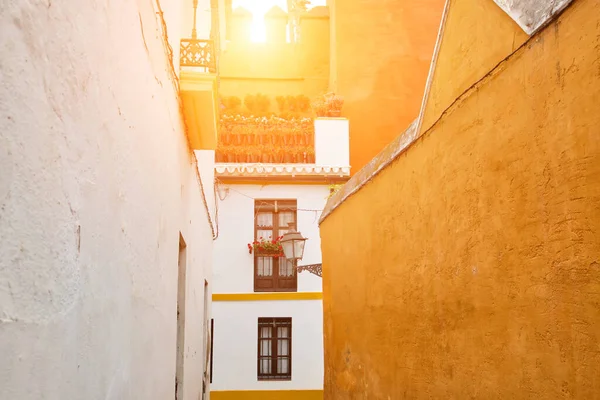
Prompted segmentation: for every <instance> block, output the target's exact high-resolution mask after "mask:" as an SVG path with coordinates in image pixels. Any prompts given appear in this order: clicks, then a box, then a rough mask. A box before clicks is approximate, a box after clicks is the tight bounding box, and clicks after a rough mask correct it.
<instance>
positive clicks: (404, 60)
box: [341, 57, 429, 174]
mask: <svg viewBox="0 0 600 400" xmlns="http://www.w3.org/2000/svg"><path fill="white" fill-rule="evenodd" d="M428 66H429V61H420V60H415V59H414V58H411V57H397V58H394V59H391V60H389V61H388V62H387V63H385V64H384V65H383V66H382V67H381V68H379V69H378V70H377V72H376V74H375V75H376V78H375V79H374V82H373V85H372V86H371V87H370V88H369V89H367V90H363V91H361V92H360V93H357V94H365V95H366V96H362V97H358V96H356V97H354V99H353V98H352V96H350V98H349V97H346V102H345V104H344V109H343V115H344V116H345V117H347V118H349V119H350V121H351V123H350V165H351V166H352V174H355V173H356V172H358V171H359V170H360V169H361V168H362V167H363V166H365V165H366V164H367V163H368V162H369V161H371V159H372V158H373V157H375V156H376V155H377V154H378V153H379V152H380V151H381V150H382V149H383V148H384V147H385V146H387V145H388V144H389V143H390V142H391V141H392V140H394V139H395V138H396V137H397V136H398V135H399V134H400V133H401V132H403V131H404V130H405V129H406V128H407V127H408V125H409V124H410V123H411V122H412V121H413V120H414V119H415V118H416V117H417V115H418V114H419V109H420V106H421V102H420V101H415V98H416V97H417V96H416V94H417V93H418V94H419V96H418V97H419V98H421V97H422V93H423V91H424V89H425V81H426V79H427V73H428ZM399 71H411V76H413V77H414V78H413V79H411V80H406V79H405V76H404V74H401V73H400V72H399ZM341 94H342V95H344V94H343V93H341Z"/></svg>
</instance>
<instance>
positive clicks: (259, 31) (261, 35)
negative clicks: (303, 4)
mask: <svg viewBox="0 0 600 400" xmlns="http://www.w3.org/2000/svg"><path fill="white" fill-rule="evenodd" d="M326 2H327V0H311V1H310V5H309V8H312V7H316V6H324V5H325V4H326ZM275 6H278V7H280V8H281V9H282V10H283V11H285V12H287V11H288V0H233V3H232V7H233V9H236V8H238V7H242V8H244V9H246V10H248V11H249V12H250V13H251V14H252V25H251V28H250V29H251V31H250V39H251V40H252V41H253V42H258V43H264V42H265V41H266V40H267V30H266V27H265V20H264V18H265V14H266V13H267V12H268V11H269V10H270V9H271V8H273V7H275Z"/></svg>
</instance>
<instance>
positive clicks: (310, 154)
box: [304, 146, 315, 164]
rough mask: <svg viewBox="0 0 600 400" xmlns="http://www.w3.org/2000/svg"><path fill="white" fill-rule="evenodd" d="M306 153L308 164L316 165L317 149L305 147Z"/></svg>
mask: <svg viewBox="0 0 600 400" xmlns="http://www.w3.org/2000/svg"><path fill="white" fill-rule="evenodd" d="M304 152H305V154H306V163H307V164H314V163H315V148H314V147H312V146H307V147H305V149H304Z"/></svg>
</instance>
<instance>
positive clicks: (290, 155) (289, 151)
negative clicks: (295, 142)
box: [282, 146, 296, 164]
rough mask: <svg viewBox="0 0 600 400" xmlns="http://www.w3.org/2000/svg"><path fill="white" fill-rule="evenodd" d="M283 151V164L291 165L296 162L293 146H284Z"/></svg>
mask: <svg viewBox="0 0 600 400" xmlns="http://www.w3.org/2000/svg"><path fill="white" fill-rule="evenodd" d="M282 151H283V162H284V163H286V164H291V163H294V162H296V159H295V157H294V149H293V148H292V147H291V146H284V147H282Z"/></svg>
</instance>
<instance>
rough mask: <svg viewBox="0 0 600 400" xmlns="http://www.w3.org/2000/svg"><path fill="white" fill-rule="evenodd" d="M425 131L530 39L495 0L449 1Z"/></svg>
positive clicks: (428, 101)
mask: <svg viewBox="0 0 600 400" xmlns="http://www.w3.org/2000/svg"><path fill="white" fill-rule="evenodd" d="M443 29H444V31H443V32H444V33H445V32H451V34H448V35H443V36H442V40H441V43H440V44H439V48H440V49H439V53H438V57H437V59H436V60H435V64H434V66H435V70H434V72H433V81H432V84H431V88H430V90H429V92H428V93H427V103H426V107H425V110H424V115H423V121H422V125H421V132H424V131H426V130H427V129H429V128H430V127H431V126H432V125H433V124H434V123H435V121H436V120H437V119H438V118H439V117H440V116H441V114H442V112H443V111H444V110H445V109H446V108H448V107H449V106H450V105H451V104H452V102H453V101H454V100H455V99H456V98H457V97H458V96H460V95H461V94H462V93H464V92H465V91H466V90H467V89H469V87H471V86H472V85H473V84H475V83H476V82H477V81H478V80H480V79H481V78H483V77H484V75H486V74H487V73H488V72H489V71H490V70H491V69H492V68H494V67H495V66H496V65H497V64H498V63H500V62H501V61H502V60H503V59H505V58H506V57H507V56H509V55H510V54H511V53H512V52H514V51H515V50H516V49H517V48H518V47H519V46H521V45H522V44H523V43H524V42H525V41H526V40H527V39H528V38H529V36H527V34H526V33H525V32H523V30H521V28H519V25H517V24H516V23H515V22H514V21H513V20H512V19H511V18H510V17H509V16H508V15H507V14H506V13H504V11H502V9H501V8H500V7H498V6H497V5H496V4H495V3H494V2H493V1H480V0H449V9H448V12H447V16H446V21H445V23H444V28H443Z"/></svg>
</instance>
